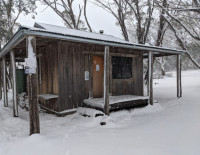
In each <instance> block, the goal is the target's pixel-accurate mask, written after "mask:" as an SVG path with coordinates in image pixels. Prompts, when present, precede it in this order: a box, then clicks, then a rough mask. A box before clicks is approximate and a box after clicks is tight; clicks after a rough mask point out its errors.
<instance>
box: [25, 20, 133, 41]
mask: <svg viewBox="0 0 200 155" xmlns="http://www.w3.org/2000/svg"><path fill="white" fill-rule="evenodd" d="M29 28H30V27H29ZM35 28H37V29H35ZM30 29H32V30H37V31H39V30H41V31H47V32H51V33H56V34H62V35H68V36H73V37H81V38H87V39H95V40H101V41H109V42H118V43H124V44H130V42H127V41H124V40H122V39H119V38H117V37H114V36H112V35H105V34H100V33H95V32H87V31H81V30H76V29H70V28H67V27H61V26H55V25H50V24H44V23H35V25H34V28H30Z"/></svg>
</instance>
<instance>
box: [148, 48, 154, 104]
mask: <svg viewBox="0 0 200 155" xmlns="http://www.w3.org/2000/svg"><path fill="white" fill-rule="evenodd" d="M148 66H149V69H148V74H149V75H148V95H149V103H150V104H151V105H153V52H149V55H148Z"/></svg>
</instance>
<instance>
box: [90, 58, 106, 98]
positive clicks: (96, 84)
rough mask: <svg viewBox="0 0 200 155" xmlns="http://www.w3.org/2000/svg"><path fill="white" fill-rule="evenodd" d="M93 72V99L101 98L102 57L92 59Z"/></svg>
mask: <svg viewBox="0 0 200 155" xmlns="http://www.w3.org/2000/svg"><path fill="white" fill-rule="evenodd" d="M92 70H93V97H94V98H98V97H103V72H104V59H103V56H93V57H92Z"/></svg>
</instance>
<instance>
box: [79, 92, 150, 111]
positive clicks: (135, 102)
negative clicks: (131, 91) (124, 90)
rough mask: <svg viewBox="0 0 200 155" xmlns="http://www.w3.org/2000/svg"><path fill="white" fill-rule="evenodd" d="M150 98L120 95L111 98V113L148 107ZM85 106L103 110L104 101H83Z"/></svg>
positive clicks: (100, 99) (96, 99) (95, 99)
mask: <svg viewBox="0 0 200 155" xmlns="http://www.w3.org/2000/svg"><path fill="white" fill-rule="evenodd" d="M148 99H149V98H148V97H146V96H135V95H120V96H110V97H109V106H110V107H109V109H110V111H114V110H119V109H128V108H134V107H137V106H146V105H148ZM83 104H84V105H85V106H86V107H90V108H94V109H98V110H101V111H102V110H103V107H104V101H103V98H91V99H85V100H83Z"/></svg>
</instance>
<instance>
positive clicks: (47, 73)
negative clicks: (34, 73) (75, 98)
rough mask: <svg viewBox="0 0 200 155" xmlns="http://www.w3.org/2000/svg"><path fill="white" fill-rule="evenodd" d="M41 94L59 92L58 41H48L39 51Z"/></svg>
mask: <svg viewBox="0 0 200 155" xmlns="http://www.w3.org/2000/svg"><path fill="white" fill-rule="evenodd" d="M38 66H39V74H40V73H41V75H39V76H40V77H39V94H56V95H58V94H59V85H58V78H59V77H58V43H57V42H53V43H48V44H47V45H46V46H45V48H43V50H40V51H39V57H38Z"/></svg>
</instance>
